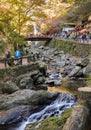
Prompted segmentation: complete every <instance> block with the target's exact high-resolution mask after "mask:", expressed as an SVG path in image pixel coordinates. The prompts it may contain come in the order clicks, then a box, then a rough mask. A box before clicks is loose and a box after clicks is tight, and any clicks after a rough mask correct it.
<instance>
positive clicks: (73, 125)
mask: <svg viewBox="0 0 91 130" xmlns="http://www.w3.org/2000/svg"><path fill="white" fill-rule="evenodd" d="M88 116H89V109H88V108H87V107H85V106H81V105H77V106H76V107H75V108H74V110H73V112H72V114H71V116H70V117H69V118H68V120H67V122H66V123H65V125H64V127H63V129H62V130H86V123H87V121H88Z"/></svg>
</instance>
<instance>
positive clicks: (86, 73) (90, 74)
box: [83, 64, 91, 77]
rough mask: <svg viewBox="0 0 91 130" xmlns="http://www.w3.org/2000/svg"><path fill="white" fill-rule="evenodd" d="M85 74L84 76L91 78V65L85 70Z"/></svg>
mask: <svg viewBox="0 0 91 130" xmlns="http://www.w3.org/2000/svg"><path fill="white" fill-rule="evenodd" d="M83 73H84V76H86V77H90V76H91V64H90V65H88V66H87V67H86V68H85V69H84V71H83Z"/></svg>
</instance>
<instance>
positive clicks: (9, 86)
mask: <svg viewBox="0 0 91 130" xmlns="http://www.w3.org/2000/svg"><path fill="white" fill-rule="evenodd" d="M1 84H2V85H0V87H1V91H2V93H8V94H11V93H13V92H15V91H18V90H19V87H18V86H17V85H16V84H15V82H12V81H7V82H6V83H1Z"/></svg>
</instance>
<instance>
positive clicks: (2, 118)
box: [0, 106, 30, 125]
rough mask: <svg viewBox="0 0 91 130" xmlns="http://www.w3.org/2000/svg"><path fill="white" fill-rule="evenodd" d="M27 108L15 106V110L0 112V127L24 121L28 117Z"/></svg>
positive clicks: (28, 110)
mask: <svg viewBox="0 0 91 130" xmlns="http://www.w3.org/2000/svg"><path fill="white" fill-rule="evenodd" d="M29 113H30V107H29V106H17V107H15V108H12V109H9V110H6V111H4V110H3V111H1V112H0V125H5V124H7V125H9V124H12V123H15V122H18V121H21V120H22V119H26V118H27V116H29Z"/></svg>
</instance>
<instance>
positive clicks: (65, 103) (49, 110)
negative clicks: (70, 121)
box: [15, 93, 76, 130]
mask: <svg viewBox="0 0 91 130" xmlns="http://www.w3.org/2000/svg"><path fill="white" fill-rule="evenodd" d="M74 105H76V97H74V96H72V95H70V94H64V93H60V94H59V96H58V97H57V99H56V100H55V101H53V102H52V103H51V104H50V105H48V106H46V107H45V108H44V109H43V110H41V111H40V112H37V113H34V114H32V115H30V116H29V118H28V119H27V121H26V122H23V123H22V125H21V126H20V127H18V128H17V129H15V130H24V128H25V127H26V124H30V123H31V124H32V123H35V122H39V121H41V120H43V119H45V118H48V117H51V116H60V115H61V113H62V112H63V111H64V110H65V109H67V108H71V107H73V106H74Z"/></svg>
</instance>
